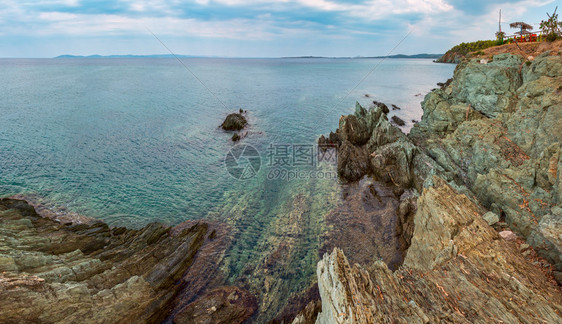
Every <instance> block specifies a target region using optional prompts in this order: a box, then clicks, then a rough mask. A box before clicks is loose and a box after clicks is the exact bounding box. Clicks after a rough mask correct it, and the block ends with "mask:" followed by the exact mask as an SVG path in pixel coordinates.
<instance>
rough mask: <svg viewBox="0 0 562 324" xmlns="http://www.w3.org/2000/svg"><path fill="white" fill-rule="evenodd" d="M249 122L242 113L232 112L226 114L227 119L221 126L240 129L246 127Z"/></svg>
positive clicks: (225, 128) (235, 129) (226, 128)
mask: <svg viewBox="0 0 562 324" xmlns="http://www.w3.org/2000/svg"><path fill="white" fill-rule="evenodd" d="M247 124H248V121H247V120H246V117H244V116H243V115H242V114H240V113H232V114H229V115H228V116H226V119H225V120H224V122H223V123H222V124H221V127H222V129H224V130H233V131H239V130H241V129H242V128H244V127H246V125H247Z"/></svg>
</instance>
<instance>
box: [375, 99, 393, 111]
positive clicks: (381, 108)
mask: <svg viewBox="0 0 562 324" xmlns="http://www.w3.org/2000/svg"><path fill="white" fill-rule="evenodd" d="M373 105H375V107H377V108H379V109H380V110H381V111H382V112H383V113H384V114H388V113H389V112H390V110H389V109H388V106H387V105H385V104H384V103H382V102H379V101H376V100H373Z"/></svg>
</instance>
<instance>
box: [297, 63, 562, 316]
mask: <svg viewBox="0 0 562 324" xmlns="http://www.w3.org/2000/svg"><path fill="white" fill-rule="evenodd" d="M555 54H557V53H552V52H551V53H548V52H546V53H545V54H543V55H540V56H538V57H537V58H535V59H533V60H532V61H526V62H525V60H524V59H523V58H521V57H519V56H516V55H512V54H506V53H503V54H500V55H496V56H494V58H493V60H491V61H487V62H485V64H483V63H481V62H480V61H479V60H472V61H464V62H462V63H461V64H459V65H458V66H457V69H456V71H455V75H454V78H453V80H452V81H451V82H447V83H444V84H443V85H442V86H441V88H440V89H435V90H433V91H432V92H431V93H429V94H428V95H427V96H426V97H425V100H424V102H423V103H422V107H423V109H424V115H423V118H422V120H421V121H420V122H419V123H417V124H416V125H415V126H414V127H413V128H412V130H411V132H410V134H409V135H404V134H402V133H401V132H400V131H399V130H398V129H397V128H396V127H393V126H392V125H390V123H389V122H388V120H387V119H386V116H384V114H383V113H382V112H381V111H380V109H378V108H377V107H372V108H370V109H369V110H365V109H363V108H362V107H360V106H359V105H357V109H356V112H355V114H354V116H355V118H356V119H357V120H358V123H361V122H363V123H364V124H365V125H366V129H367V132H368V133H369V136H370V137H369V139H368V140H367V141H366V143H364V141H365V140H364V138H365V137H366V135H361V139H362V140H361V141H355V142H351V141H349V144H348V148H345V149H347V150H350V149H349V146H353V147H354V149H355V152H356V155H358V156H360V158H359V161H362V162H361V165H365V163H364V157H363V156H362V155H361V154H368V155H369V162H370V163H369V164H368V166H367V167H364V168H360V169H359V170H347V169H345V170H338V171H340V175H342V176H343V177H344V178H345V179H346V180H351V181H353V179H354V178H355V179H356V178H357V177H358V175H357V174H354V173H353V172H354V171H355V172H356V173H358V174H361V175H365V174H369V175H371V176H372V177H373V178H374V179H375V180H377V181H381V182H385V183H387V184H388V185H391V186H392V185H393V186H395V187H396V188H398V189H401V190H402V191H403V192H404V194H403V195H402V196H401V198H400V204H399V207H397V208H396V207H395V214H396V218H397V221H396V235H398V236H399V240H400V243H401V245H402V248H403V249H404V250H406V255H405V258H404V262H403V265H402V266H401V267H400V268H399V269H398V270H397V271H395V272H392V271H391V270H389V267H388V265H387V263H386V262H383V261H382V260H379V261H376V260H374V259H373V260H372V263H368V262H365V260H361V262H360V264H355V265H353V266H351V264H352V263H354V262H355V261H353V262H352V263H350V262H349V261H348V258H347V257H346V256H345V255H346V254H348V252H347V251H345V253H344V251H343V250H341V249H339V248H336V249H334V250H333V252H332V253H331V254H325V255H324V258H323V260H322V261H320V262H319V264H318V273H317V275H318V286H319V290H320V295H321V298H322V311H321V313H320V314H319V315H318V316H317V319H316V323H335V322H337V323H386V322H388V323H390V322H403V323H433V322H441V321H444V320H446V321H451V322H494V321H503V322H507V323H513V322H529V323H530V322H541V321H542V322H548V323H550V322H552V323H554V322H561V321H562V317H561V316H562V294H561V293H560V286H559V285H557V283H556V281H558V284H560V283H562V281H561V279H562V262H561V255H562V253H561V252H562V241H561V240H560V238H561V237H562V226H561V225H562V216H561V215H562V208H560V206H559V205H560V202H561V201H562V195H561V193H562V186H561V183H562V181H561V178H560V177H561V174H562V167H561V165H562V164H561V159H560V151H561V144H562V141H561V138H562V124H561V123H560V120H562V79H561V78H562V77H561V76H560V75H561V72H562V70H561V67H562V57H561V56H560V55H555ZM381 116H383V117H381ZM347 118H349V117H347V116H343V117H342V118H341V119H340V121H341V120H347ZM340 127H341V123H340ZM362 133H364V131H363V132H362ZM346 136H347V137H351V135H349V134H348V135H346ZM361 150H366V151H367V152H366V153H365V152H363V151H361ZM349 156H350V155H346V154H344V155H343V157H341V158H344V159H348V158H349ZM338 158H340V156H339V157H338ZM346 163H347V164H346V165H351V164H352V163H353V161H346ZM339 166H340V165H339V164H338V167H339ZM341 171H344V172H341ZM346 175H353V177H346ZM362 181H363V180H362ZM418 197H419V198H418ZM492 226H493V227H492ZM353 258H354V256H350V259H353ZM555 280H556V281H555ZM301 323H302V322H301Z"/></svg>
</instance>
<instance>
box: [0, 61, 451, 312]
mask: <svg viewBox="0 0 562 324" xmlns="http://www.w3.org/2000/svg"><path fill="white" fill-rule="evenodd" d="M183 61H184V62H185V64H187V66H188V67H189V68H190V69H191V70H192V71H193V73H194V74H195V75H196V76H197V77H198V78H199V79H200V80H201V81H202V82H203V83H204V84H205V86H204V85H202V84H201V83H200V82H199V81H198V80H197V79H196V78H195V77H193V76H192V75H191V74H190V73H189V72H188V71H186V69H185V68H184V67H183V66H182V65H181V64H179V63H178V62H177V61H175V60H174V59H148V58H134V59H1V60H0V75H2V78H1V81H0V98H1V99H2V100H1V101H0V197H4V196H11V195H23V196H24V197H27V198H28V199H31V200H32V201H33V202H35V203H39V204H40V205H42V206H43V208H47V209H50V210H51V211H52V212H54V213H58V214H65V213H78V214H81V215H85V216H89V217H94V218H99V219H102V220H105V221H106V222H108V223H109V224H110V225H120V226H129V227H140V226H142V225H145V224H147V223H149V222H154V221H158V222H162V223H166V224H177V223H180V222H182V221H184V220H188V219H207V220H218V221H220V222H221V223H226V224H227V226H228V233H229V239H230V242H231V243H230V244H229V245H228V247H226V251H225V253H224V254H223V256H222V259H221V261H220V268H221V270H222V274H224V276H225V279H226V281H227V282H228V283H229V284H235V285H238V286H243V287H246V288H247V289H249V290H250V291H251V292H252V293H254V294H255V295H256V296H259V311H258V315H256V316H257V319H256V322H260V323H261V322H267V321H268V320H270V319H271V318H272V317H273V316H275V315H276V314H278V313H279V312H280V311H281V309H282V307H284V305H285V303H286V302H287V300H288V299H289V297H290V296H292V295H293V294H295V293H299V292H302V291H303V290H305V289H307V288H308V287H309V286H310V284H311V283H312V282H313V280H314V278H315V268H316V264H317V262H318V260H319V251H321V250H322V249H323V244H324V242H325V240H324V238H325V237H326V234H327V233H328V232H329V231H331V230H333V228H332V227H333V225H331V224H329V223H327V222H326V221H325V220H326V215H328V213H331V211H332V210H337V209H335V208H336V207H337V206H338V204H340V203H342V189H341V186H340V183H339V182H338V179H337V178H335V177H334V175H335V169H334V165H333V164H330V163H316V162H317V159H315V158H314V156H313V161H312V163H308V162H307V161H308V160H307V159H306V158H307V157H309V155H308V153H307V152H309V150H310V148H311V147H312V148H313V149H314V147H313V144H314V143H315V142H316V140H317V138H318V136H319V135H321V134H327V133H328V132H330V131H332V130H335V129H336V128H337V127H338V120H339V117H340V115H343V114H349V113H352V112H353V111H354V106H355V101H359V102H361V103H362V104H364V105H365V106H368V105H369V104H370V103H371V102H372V100H378V101H382V102H385V103H387V104H388V105H389V106H390V104H392V103H394V104H395V105H397V106H399V107H401V108H402V109H401V110H397V111H391V114H397V115H399V116H400V117H402V118H403V119H404V120H405V121H406V122H407V125H406V127H405V128H404V130H405V131H407V130H408V129H409V127H411V126H412V122H411V120H412V119H416V120H419V119H420V117H421V114H422V110H421V107H420V102H421V100H422V99H423V95H425V94H426V93H427V92H429V91H430V90H431V88H433V87H435V84H436V83H437V82H443V81H445V80H446V79H448V78H449V77H451V75H452V72H453V69H454V66H453V65H448V64H435V63H432V62H431V61H430V60H412V59H410V60H407V59H392V60H386V61H381V60H376V59H183ZM374 67H377V68H376V69H375V70H374V71H373V72H372V73H371V75H370V76H369V77H368V78H366V79H365V80H364V82H362V83H361V84H358V83H359V81H360V80H362V79H363V78H364V77H365V76H366V75H367V73H368V72H369V71H371V70H372V69H373V68H374ZM207 88H208V89H207ZM211 92H212V93H211ZM365 95H368V97H367V96H365ZM215 96H216V97H218V98H219V99H217V98H215ZM223 104H224V105H223ZM240 108H242V109H244V110H248V112H247V113H246V115H247V118H248V120H249V127H248V129H247V130H245V131H244V132H246V131H247V132H248V134H247V136H245V137H244V138H243V139H242V141H241V145H251V146H252V147H254V148H255V151H254V154H253V155H250V156H248V155H244V154H242V155H241V156H242V157H246V158H247V159H243V158H242V159H240V160H236V161H237V162H236V164H235V166H238V165H239V164H238V163H239V162H240V163H241V164H240V166H241V167H244V166H248V165H254V164H255V161H256V156H257V157H258V158H257V161H258V162H261V163H260V167H259V170H257V174H255V175H253V174H250V176H249V177H248V179H246V180H239V179H235V178H233V177H232V176H231V175H230V174H229V172H228V170H227V168H226V166H225V157H226V156H227V154H229V152H234V153H235V154H234V155H235V156H237V157H238V154H239V153H240V152H241V151H238V149H239V148H241V147H242V146H235V145H234V144H233V142H232V141H231V140H230V138H231V136H232V133H227V132H224V131H222V130H220V129H219V125H220V124H221V123H222V121H223V120H224V118H225V117H226V115H227V114H228V113H231V112H235V111H238V110H239V109H240ZM297 148H298V149H297ZM236 152H238V153H236ZM293 152H298V153H300V154H295V156H293V155H292V154H293ZM285 153H287V154H285ZM313 153H314V152H313ZM229 161H231V162H232V160H229ZM283 161H286V162H288V163H289V164H290V165H284V166H275V165H274V164H275V162H279V163H281V162H283ZM297 161H298V162H300V163H299V164H300V165H297V166H295V165H294V164H296V162H297ZM242 162H245V163H242ZM302 162H305V163H302ZM254 166H255V165H254ZM255 169H257V167H256V168H255ZM231 170H232V169H231ZM250 170H251V169H250ZM296 175H298V176H299V177H298V178H292V179H290V180H289V179H288V177H294V176H296ZM381 230H382V229H381ZM384 235H386V236H392V235H393V233H384ZM377 257H381V256H373V258H377Z"/></svg>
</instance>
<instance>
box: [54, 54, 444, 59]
mask: <svg viewBox="0 0 562 324" xmlns="http://www.w3.org/2000/svg"><path fill="white" fill-rule="evenodd" d="M441 56H443V54H426V53H423V54H415V55H405V54H396V55H390V56H356V57H353V58H357V59H363V58H419V59H438V58H440V57H441ZM176 57H181V58H199V57H201V58H204V57H209V58H217V57H218V56H197V55H179V54H178V55H176ZM55 58H174V55H172V54H153V55H132V54H130V55H98V54H96V55H86V56H84V55H70V54H65V55H59V56H57V57H55ZM281 58H284V59H286V58H290V59H298V58H301V59H326V58H351V57H327V56H290V57H281Z"/></svg>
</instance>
